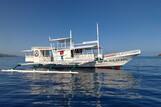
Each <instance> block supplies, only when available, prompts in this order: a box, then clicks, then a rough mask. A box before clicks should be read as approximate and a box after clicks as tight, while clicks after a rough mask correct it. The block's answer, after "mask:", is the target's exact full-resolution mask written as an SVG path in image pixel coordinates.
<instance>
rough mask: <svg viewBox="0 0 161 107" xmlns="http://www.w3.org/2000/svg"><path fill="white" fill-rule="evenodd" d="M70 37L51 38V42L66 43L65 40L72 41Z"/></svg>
mask: <svg viewBox="0 0 161 107" xmlns="http://www.w3.org/2000/svg"><path fill="white" fill-rule="evenodd" d="M70 39H72V38H70V37H67V38H56V39H51V38H49V42H60V43H64V42H69V41H70Z"/></svg>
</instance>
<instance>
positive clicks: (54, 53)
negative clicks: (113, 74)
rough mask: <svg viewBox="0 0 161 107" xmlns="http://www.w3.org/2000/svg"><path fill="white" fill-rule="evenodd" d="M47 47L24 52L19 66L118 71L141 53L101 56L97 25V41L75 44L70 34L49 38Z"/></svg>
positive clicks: (129, 52)
mask: <svg viewBox="0 0 161 107" xmlns="http://www.w3.org/2000/svg"><path fill="white" fill-rule="evenodd" d="M49 42H50V46H49V47H32V48H31V50H24V51H23V52H25V62H26V63H24V64H20V65H33V66H34V65H37V66H34V67H40V68H41V67H45V68H50V69H54V68H114V69H120V67H121V66H123V65H125V64H126V63H128V62H129V61H130V60H131V59H132V58H133V57H134V56H137V55H139V54H140V53H141V51H140V50H139V49H138V50H131V51H125V52H118V53H110V54H103V53H102V48H101V47H100V43H99V30H98V24H97V39H96V40H94V41H85V42H82V43H75V42H74V41H73V39H72V32H71V31H70V34H69V37H65V38H55V39H53V38H50V37H49Z"/></svg>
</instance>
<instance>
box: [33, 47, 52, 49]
mask: <svg viewBox="0 0 161 107" xmlns="http://www.w3.org/2000/svg"><path fill="white" fill-rule="evenodd" d="M33 49H38V50H52V49H53V48H51V47H32V50H33Z"/></svg>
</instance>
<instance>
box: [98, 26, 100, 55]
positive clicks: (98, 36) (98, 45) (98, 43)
mask: <svg viewBox="0 0 161 107" xmlns="http://www.w3.org/2000/svg"><path fill="white" fill-rule="evenodd" d="M97 46H98V48H97V49H98V56H97V57H99V55H100V49H99V48H100V44H99V29H98V23H97Z"/></svg>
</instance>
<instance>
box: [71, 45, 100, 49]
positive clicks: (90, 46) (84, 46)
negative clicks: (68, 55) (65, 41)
mask: <svg viewBox="0 0 161 107" xmlns="http://www.w3.org/2000/svg"><path fill="white" fill-rule="evenodd" d="M96 47H97V45H96V44H93V45H80V46H74V47H73V48H72V49H91V48H92V49H93V48H96Z"/></svg>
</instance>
